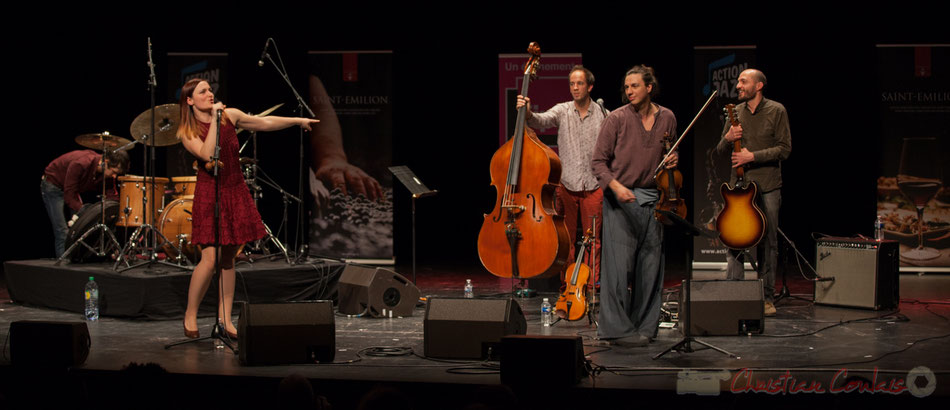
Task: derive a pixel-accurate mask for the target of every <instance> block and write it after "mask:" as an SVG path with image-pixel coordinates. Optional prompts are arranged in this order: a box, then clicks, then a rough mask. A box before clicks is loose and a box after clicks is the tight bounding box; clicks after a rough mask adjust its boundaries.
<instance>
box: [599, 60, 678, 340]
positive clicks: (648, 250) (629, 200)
mask: <svg viewBox="0 0 950 410" xmlns="http://www.w3.org/2000/svg"><path fill="white" fill-rule="evenodd" d="M623 90H624V94H625V95H626V97H627V100H628V101H630V103H629V104H627V105H624V106H623V107H620V108H618V109H617V110H615V111H613V112H612V113H610V115H609V116H607V119H605V120H604V124H603V126H602V127H601V129H600V133H599V135H598V137H597V145H596V147H595V148H594V157H593V160H592V163H591V165H592V168H593V172H594V175H595V176H596V177H597V180H598V182H599V184H600V187H601V189H602V190H603V195H604V201H603V214H604V233H603V244H604V250H603V257H602V261H603V262H602V264H603V266H604V269H603V276H601V287H600V290H601V294H600V295H601V297H600V317H599V320H600V321H599V326H598V328H597V334H598V336H599V337H600V339H605V340H610V341H611V342H612V343H614V344H618V345H624V346H646V345H647V344H648V343H649V342H651V341H652V340H653V339H654V338H656V332H657V326H658V325H659V321H660V304H661V303H660V302H661V294H662V291H663V269H664V266H663V264H664V260H663V225H662V224H661V223H660V222H659V221H657V219H656V218H655V217H654V210H655V208H656V202H657V200H658V198H659V192H658V191H657V189H656V182H655V181H654V179H653V171H654V170H655V169H656V168H657V167H658V166H659V165H660V162H661V161H662V160H663V157H664V156H665V155H666V152H665V150H664V148H665V147H664V143H663V142H664V137H665V136H666V135H676V117H675V116H674V115H673V112H672V111H670V110H669V109H667V108H665V107H663V106H660V105H659V104H656V103H654V102H652V99H653V97H654V96H655V95H656V93H657V91H658V84H657V80H656V75H655V74H654V72H653V68H651V67H647V66H643V65H638V66H635V67H633V68H631V69H630V70H629V71H627V74H626V76H625V78H624V83H623ZM678 159H679V156H678V155H677V154H676V153H673V154H672V155H670V157H669V160H667V163H666V168H668V169H671V168H673V167H675V166H676V162H677V160H678Z"/></svg>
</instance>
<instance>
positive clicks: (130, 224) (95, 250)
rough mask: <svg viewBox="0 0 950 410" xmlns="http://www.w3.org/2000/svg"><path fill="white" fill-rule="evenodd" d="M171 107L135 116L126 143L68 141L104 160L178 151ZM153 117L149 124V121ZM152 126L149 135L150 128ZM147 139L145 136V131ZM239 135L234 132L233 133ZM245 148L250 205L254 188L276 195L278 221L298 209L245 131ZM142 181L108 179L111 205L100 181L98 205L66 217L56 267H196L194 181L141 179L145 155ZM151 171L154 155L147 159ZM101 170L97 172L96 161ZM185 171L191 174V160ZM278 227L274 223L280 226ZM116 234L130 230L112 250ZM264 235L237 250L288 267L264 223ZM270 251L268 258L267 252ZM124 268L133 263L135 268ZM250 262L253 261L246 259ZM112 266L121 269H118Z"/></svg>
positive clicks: (256, 194) (91, 138)
mask: <svg viewBox="0 0 950 410" xmlns="http://www.w3.org/2000/svg"><path fill="white" fill-rule="evenodd" d="M281 105H283V104H278V105H276V106H274V107H271V108H270V109H268V110H266V111H264V112H262V113H260V114H257V116H260V117H263V116H266V115H269V114H270V113H271V112H273V111H274V110H276V109H277V108H279V107H280V106H281ZM178 116H179V105H178V104H165V105H160V106H156V107H155V113H154V117H153V115H152V110H151V109H150V110H147V111H145V112H143V113H142V114H140V115H139V116H138V117H136V118H135V120H134V121H133V122H132V125H131V127H130V131H131V133H132V136H133V137H134V141H130V140H128V139H126V138H122V137H118V136H115V135H111V134H109V133H108V132H104V133H101V134H84V135H80V136H78V137H76V143H77V144H79V145H82V146H84V147H87V148H91V149H95V150H98V151H102V152H104V153H107V152H114V151H119V150H125V149H131V147H132V146H133V145H135V144H137V143H140V144H143V145H147V146H149V147H151V148H154V147H165V146H170V145H174V144H178V143H179V142H180V141H179V140H178V137H177V136H176V135H175V134H176V132H177V129H178V124H177V122H178ZM152 118H154V119H155V120H154V122H153V121H150V120H151V119H152ZM153 126H154V128H153ZM153 129H154V130H155V132H154V137H149V134H150V133H151V132H152V130H153ZM241 131H243V130H238V132H239V133H240V132H241ZM251 141H253V148H254V149H253V158H247V157H241V166H242V170H243V173H244V176H245V182H246V183H247V185H248V187H249V189H250V191H251V195H252V197H253V199H254V203H255V205H256V204H257V201H258V199H260V198H261V196H262V195H261V191H262V188H261V184H263V185H267V186H270V187H272V188H274V189H276V190H277V191H278V192H280V193H281V194H282V195H283V196H284V208H285V210H284V218H286V214H287V212H286V208H287V202H288V198H290V199H293V200H296V201H297V202H300V200H299V199H298V198H296V197H294V196H293V195H290V194H289V193H287V192H286V191H284V190H283V189H281V188H280V186H279V185H278V184H276V183H275V182H274V181H272V180H270V179H269V178H268V177H266V174H265V173H263V171H262V170H261V168H260V166H259V165H258V161H257V136H256V133H254V132H252V133H251V137H250V138H249V139H248V140H247V141H246V142H245V144H244V145H243V146H242V147H241V150H242V151H243V149H244V147H245V146H246V145H247V144H248V143H249V142H251ZM143 162H144V163H145V167H144V168H143V169H144V170H145V175H144V176H137V175H124V176H119V177H117V178H116V188H117V191H118V201H114V200H107V199H106V188H105V180H103V184H102V195H101V200H100V201H99V202H98V203H95V204H92V205H88V206H86V207H83V208H82V209H81V210H80V211H79V212H78V213H77V217H76V218H74V221H73V224H72V226H71V228H70V230H69V234H68V236H67V246H68V249H67V250H66V252H65V253H64V254H63V256H62V257H60V258H59V260H57V264H58V263H60V262H62V261H63V260H64V259H66V258H70V259H71V260H72V261H76V262H78V261H82V260H85V259H88V258H90V257H99V258H103V257H109V258H115V265H114V266H113V269H114V270H116V271H124V270H128V269H132V268H134V267H137V266H141V265H143V264H152V263H161V264H165V265H170V266H174V267H179V268H184V269H190V268H191V267H192V266H193V264H195V263H197V262H198V259H199V258H200V255H201V252H200V248H199V247H198V246H197V245H196V244H193V243H192V242H191V229H192V219H191V209H192V203H193V201H194V199H193V198H194V195H195V187H196V184H197V176H196V175H189V176H176V177H171V178H164V177H156V176H154V172H151V174H152V175H149V173H150V172H149V167H148V164H149V158H148V154H146V156H145V159H144V160H143ZM151 162H152V164H154V151H153V155H152V158H151ZM101 166H102V167H105V161H103V164H102V165H101ZM193 168H194V169H195V172H197V170H198V167H197V161H195V163H194V166H193ZM285 223H286V220H285V221H284V222H282V223H281V226H282V227H283V225H284V224H285ZM118 227H123V228H125V230H126V234H128V229H129V228H134V232H133V233H132V235H131V236H128V235H126V236H127V237H128V240H127V241H126V242H125V245H124V246H121V245H120V242H119V240H118V239H117V237H116V235H115V233H113V228H118ZM264 229H265V231H266V233H267V235H266V236H265V237H264V238H263V239H261V240H258V241H255V242H252V243H250V244H247V246H243V247H242V251H243V252H244V253H245V254H246V255H247V256H248V258H250V254H251V252H252V251H258V252H261V253H263V256H262V257H269V256H273V255H278V254H282V255H283V257H284V258H285V259H286V260H287V262H288V263H291V260H290V256H289V255H288V253H287V249H286V247H285V246H284V244H283V243H282V242H281V241H280V240H279V239H278V238H277V237H276V236H275V235H274V234H273V233H272V231H271V229H270V227H268V226H267V224H266V223H265V224H264ZM268 245H270V246H273V247H275V248H276V251H274V252H269V250H270V249H269V246H268ZM130 261H141V262H140V263H137V264H135V265H133V264H131V263H130ZM251 261H253V259H251ZM120 265H124V266H122V267H121V268H120Z"/></svg>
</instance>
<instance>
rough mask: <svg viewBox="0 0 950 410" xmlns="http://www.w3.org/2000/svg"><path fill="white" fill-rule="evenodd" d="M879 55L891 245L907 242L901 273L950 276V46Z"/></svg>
mask: <svg viewBox="0 0 950 410" xmlns="http://www.w3.org/2000/svg"><path fill="white" fill-rule="evenodd" d="M877 55H878V61H877V68H878V79H879V84H880V89H879V95H878V97H879V104H880V121H881V128H880V129H881V143H882V147H881V148H882V149H881V157H880V159H879V160H880V163H881V168H880V169H881V175H880V176H878V179H877V213H878V215H879V216H881V217H882V218H883V219H884V238H885V239H893V240H897V241H899V242H900V255H901V256H900V259H901V267H902V269H901V270H910V271H923V270H942V271H950V184H948V181H950V180H948V178H950V162H948V161H947V153H948V152H950V128H948V127H947V118H948V115H950V69H948V67H950V44H943V45H922V44H915V45H878V46H877ZM921 216H922V218H921Z"/></svg>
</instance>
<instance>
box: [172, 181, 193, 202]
mask: <svg viewBox="0 0 950 410" xmlns="http://www.w3.org/2000/svg"><path fill="white" fill-rule="evenodd" d="M197 182H198V177H196V176H190V177H172V189H173V192H172V196H173V197H174V198H175V199H181V198H194V197H195V184H196V183H197Z"/></svg>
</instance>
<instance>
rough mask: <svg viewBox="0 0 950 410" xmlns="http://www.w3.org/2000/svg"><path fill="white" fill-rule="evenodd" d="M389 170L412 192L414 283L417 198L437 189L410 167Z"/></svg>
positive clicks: (413, 281) (413, 272) (414, 275)
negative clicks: (425, 182) (427, 184)
mask: <svg viewBox="0 0 950 410" xmlns="http://www.w3.org/2000/svg"><path fill="white" fill-rule="evenodd" d="M389 172H392V173H393V175H395V176H396V179H398V180H399V182H402V185H403V186H404V187H406V189H408V190H409V193H410V194H412V283H416V198H424V197H427V196H432V195H435V194H437V193H438V192H439V191H438V190H436V189H429V188H428V187H426V185H425V184H423V183H422V181H420V180H419V178H418V177H416V174H414V173H413V172H412V170H411V169H409V167H407V166H405V165H399V166H395V167H389Z"/></svg>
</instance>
